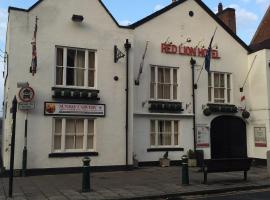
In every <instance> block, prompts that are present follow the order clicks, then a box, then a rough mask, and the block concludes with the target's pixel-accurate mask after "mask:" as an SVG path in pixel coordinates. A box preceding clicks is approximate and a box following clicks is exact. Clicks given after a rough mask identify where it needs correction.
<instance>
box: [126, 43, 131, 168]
mask: <svg viewBox="0 0 270 200" xmlns="http://www.w3.org/2000/svg"><path fill="white" fill-rule="evenodd" d="M130 48H131V44H130V43H129V41H128V39H126V43H125V50H126V168H127V169H128V148H129V146H128V120H129V118H128V115H129V109H128V106H129V100H128V96H129V87H128V86H129V50H130Z"/></svg>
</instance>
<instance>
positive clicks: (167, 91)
mask: <svg viewBox="0 0 270 200" xmlns="http://www.w3.org/2000/svg"><path fill="white" fill-rule="evenodd" d="M170 98H171V85H170V84H166V85H164V96H163V99H170Z"/></svg>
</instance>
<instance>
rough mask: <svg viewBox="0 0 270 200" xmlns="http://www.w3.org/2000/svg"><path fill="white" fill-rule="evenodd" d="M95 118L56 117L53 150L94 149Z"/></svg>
mask: <svg viewBox="0 0 270 200" xmlns="http://www.w3.org/2000/svg"><path fill="white" fill-rule="evenodd" d="M94 122H95V121H94V119H80V118H54V129H53V150H54V151H58V152H65V151H76V152H77V151H91V150H94V139H95V138H94V137H95V134H94V133H95V131H94V130H95V125H94V124H95V123H94Z"/></svg>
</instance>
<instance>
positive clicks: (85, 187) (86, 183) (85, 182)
mask: <svg viewBox="0 0 270 200" xmlns="http://www.w3.org/2000/svg"><path fill="white" fill-rule="evenodd" d="M82 161H83V177H82V192H90V190H91V187H90V162H91V159H90V158H89V157H84V158H83V159H82Z"/></svg>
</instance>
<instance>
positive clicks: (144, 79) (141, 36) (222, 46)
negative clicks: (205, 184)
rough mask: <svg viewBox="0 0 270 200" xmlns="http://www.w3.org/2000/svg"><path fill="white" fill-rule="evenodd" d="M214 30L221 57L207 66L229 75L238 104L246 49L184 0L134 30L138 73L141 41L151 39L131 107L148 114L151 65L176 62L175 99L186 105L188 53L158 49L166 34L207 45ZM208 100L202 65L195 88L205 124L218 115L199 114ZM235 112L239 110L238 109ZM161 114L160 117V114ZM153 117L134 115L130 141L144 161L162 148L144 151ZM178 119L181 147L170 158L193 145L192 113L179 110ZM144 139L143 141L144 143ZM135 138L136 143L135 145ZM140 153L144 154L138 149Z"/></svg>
mask: <svg viewBox="0 0 270 200" xmlns="http://www.w3.org/2000/svg"><path fill="white" fill-rule="evenodd" d="M189 11H193V12H194V16H193V17H190V16H189ZM216 27H217V28H218V29H217V33H216V36H215V38H214V42H213V45H214V44H217V45H218V51H219V56H220V57H221V59H219V60H214V59H212V61H211V70H212V71H220V72H229V73H232V74H233V77H232V78H233V94H232V99H233V102H232V104H235V105H237V106H238V105H239V104H240V92H239V88H240V86H241V84H242V83H243V80H244V77H245V74H246V72H247V64H248V60H247V51H246V50H245V49H244V48H243V47H242V46H241V45H240V44H239V43H238V42H236V40H235V39H234V38H233V37H232V36H231V35H229V34H228V33H227V32H226V31H225V30H224V29H223V28H222V27H221V26H220V25H219V24H217V23H216V21H215V20H214V19H213V18H212V17H210V16H209V14H208V13H206V12H205V11H204V10H203V9H202V8H201V7H200V6H199V5H198V4H197V3H195V2H194V1H186V2H184V3H182V4H181V5H180V6H177V7H175V8H173V9H171V10H170V11H167V12H166V13H164V14H162V15H160V16H158V17H156V18H154V19H152V20H151V21H148V22H147V23H145V24H143V25H141V26H140V27H138V28H136V29H135V33H134V34H135V35H134V42H135V44H136V49H135V54H134V56H135V63H134V74H135V75H136V74H138V71H139V66H140V62H141V56H142V52H143V50H144V47H145V42H146V41H150V42H149V49H148V52H147V57H146V59H145V65H144V70H143V74H142V76H141V81H140V86H135V87H134V93H135V95H134V97H135V98H134V112H135V113H148V107H149V106H148V105H147V104H146V105H145V106H144V107H143V106H142V103H144V102H146V101H147V100H149V98H150V97H149V95H150V66H149V65H150V64H156V65H164V66H172V67H179V71H178V84H179V88H178V94H179V96H178V101H181V102H183V107H184V109H185V108H186V104H190V103H192V84H191V82H192V81H191V66H190V57H189V56H179V55H170V54H162V53H161V50H160V45H161V43H163V42H165V41H166V39H167V38H169V41H170V42H173V44H176V45H180V44H181V43H184V42H185V41H186V39H187V38H191V40H192V42H191V43H188V44H185V45H187V46H193V47H195V46H196V45H198V43H199V41H202V42H201V44H204V46H205V47H206V48H207V47H208V45H209V42H210V39H211V37H212V35H213V33H214V30H215V28H216ZM194 59H195V60H196V61H197V64H198V66H196V78H195V80H197V77H198V74H199V71H200V68H201V65H202V64H203V62H204V58H198V57H196V58H194ZM207 103H208V74H207V72H206V71H205V70H203V71H202V74H201V77H200V80H199V82H198V90H196V121H197V122H196V124H204V125H209V126H210V123H211V121H212V120H213V119H214V118H215V117H217V116H219V115H214V114H213V115H211V116H210V117H205V116H204V115H203V113H202V111H203V110H202V106H203V105H205V104H207ZM190 110H192V107H191V108H190V109H188V110H185V111H184V112H183V115H189V114H190ZM237 115H239V114H237ZM156 117H158V115H157V116H156ZM159 117H160V116H159ZM152 118H153V117H151V116H149V117H145V116H141V117H140V116H139V115H136V118H135V120H134V141H135V151H136V153H137V154H138V156H139V158H141V159H142V160H151V161H157V158H158V157H159V156H160V154H161V153H162V152H161V153H152V152H148V153H147V152H146V149H147V148H149V146H150V143H149V141H148V140H149V137H150V136H149V135H150V132H149V126H150V125H149V124H150V119H152ZM178 119H179V120H180V123H181V124H182V121H183V124H184V125H183V126H182V129H180V131H181V135H180V141H181V142H182V143H181V145H182V146H181V147H184V152H181V153H179V152H170V154H169V155H171V157H172V158H175V159H177V158H178V159H179V155H181V154H183V153H186V152H187V151H188V150H189V149H193V129H192V128H193V127H192V123H193V122H192V117H189V118H186V117H184V116H181V115H179V116H178ZM142 140H143V141H144V142H142ZM136 143H137V144H136ZM203 150H204V152H205V157H206V158H210V148H205V149H203ZM142 153H143V154H142Z"/></svg>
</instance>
